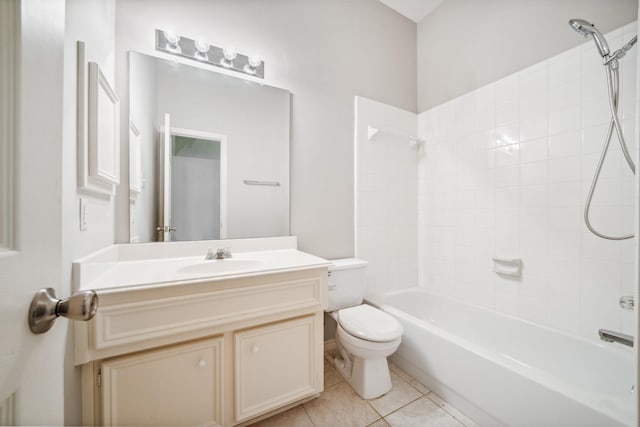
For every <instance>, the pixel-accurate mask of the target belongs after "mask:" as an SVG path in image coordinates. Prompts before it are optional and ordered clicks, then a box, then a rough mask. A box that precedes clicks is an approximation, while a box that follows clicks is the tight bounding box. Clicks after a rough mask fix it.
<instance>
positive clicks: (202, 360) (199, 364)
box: [198, 359, 207, 368]
mask: <svg viewBox="0 0 640 427" xmlns="http://www.w3.org/2000/svg"><path fill="white" fill-rule="evenodd" d="M205 366H207V361H206V360H204V359H200V360H198V368H204V367H205Z"/></svg>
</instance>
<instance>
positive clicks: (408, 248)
mask: <svg viewBox="0 0 640 427" xmlns="http://www.w3.org/2000/svg"><path fill="white" fill-rule="evenodd" d="M355 110H356V112H355V117H356V122H355V123H356V125H355V126H356V134H355V163H356V175H355V176H356V178H355V181H356V185H355V192H356V237H355V241H356V252H355V255H356V257H357V258H362V259H364V260H366V261H368V262H369V265H368V266H367V272H366V278H367V279H366V281H367V295H372V294H376V293H377V294H380V293H384V292H388V291H393V290H398V289H402V288H407V287H411V286H417V284H418V257H417V254H418V150H417V149H416V148H411V147H410V146H409V138H408V137H403V136H397V135H392V134H390V133H388V132H393V133H396V134H400V135H410V136H414V137H415V136H417V116H416V114H415V113H413V112H410V111H405V110H402V109H400V108H396V107H392V106H390V105H386V104H382V103H380V102H376V101H372V100H369V99H366V98H362V97H356V99H355ZM368 126H373V127H376V128H378V129H379V133H378V134H377V135H375V136H374V137H373V139H372V140H369V139H368V135H367V128H368Z"/></svg>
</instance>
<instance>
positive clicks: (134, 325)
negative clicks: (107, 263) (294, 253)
mask: <svg viewBox="0 0 640 427" xmlns="http://www.w3.org/2000/svg"><path fill="white" fill-rule="evenodd" d="M296 275H297V276H298V277H295V275H294V274H289V275H287V274H283V275H273V277H269V278H268V279H265V278H242V279H236V280H229V281H227V282H225V283H224V287H222V288H221V287H220V286H222V285H218V284H215V283H212V284H211V285H208V284H206V283H204V284H197V285H189V284H184V285H181V286H176V287H173V288H171V289H169V290H165V293H164V294H162V293H159V292H155V291H153V290H148V291H140V292H139V294H135V293H134V292H131V295H133V296H135V297H136V298H129V300H126V301H122V300H121V299H120V298H121V295H119V294H114V295H110V294H105V295H100V309H99V310H98V313H97V314H96V316H95V318H94V319H93V320H92V321H90V322H88V324H87V325H86V326H85V324H83V325H80V327H79V328H84V327H87V328H88V330H87V333H88V339H87V342H86V343H87V344H88V346H87V348H88V352H87V353H84V354H83V353H82V352H79V353H77V360H78V361H79V362H80V363H84V362H86V361H88V360H92V359H96V358H100V357H105V356H110V355H113V353H112V350H110V349H117V348H122V349H124V351H122V352H130V351H135V350H136V349H142V348H144V347H142V348H136V347H135V346H137V345H138V343H143V342H145V341H146V342H149V340H156V341H157V340H162V339H167V337H172V336H184V334H186V333H191V334H197V331H203V330H205V329H207V330H208V331H212V330H214V331H215V329H216V328H220V327H223V326H225V325H231V326H232V327H233V323H234V322H242V321H246V320H247V319H251V318H257V317H260V316H262V317H265V316H270V315H276V314H278V313H286V312H288V311H289V312H290V311H292V310H307V309H308V310H309V311H313V310H318V309H322V308H323V307H324V305H325V304H326V302H325V300H326V289H325V288H326V282H325V280H326V277H323V276H322V275H319V274H317V272H312V273H304V272H300V273H298V274H296ZM304 275H306V277H305V276H304ZM291 276H294V277H291ZM82 323H84V322H82ZM227 329H228V328H227ZM80 332H81V330H80ZM214 333H217V332H214ZM210 334H211V332H207V333H206V334H204V335H202V336H206V335H210ZM192 337H193V335H192ZM143 345H144V344H143ZM81 347H82V346H81ZM122 352H121V353H122Z"/></svg>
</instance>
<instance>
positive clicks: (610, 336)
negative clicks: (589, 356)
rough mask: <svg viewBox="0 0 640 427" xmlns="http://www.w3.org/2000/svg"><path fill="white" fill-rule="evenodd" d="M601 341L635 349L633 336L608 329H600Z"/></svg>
mask: <svg viewBox="0 0 640 427" xmlns="http://www.w3.org/2000/svg"><path fill="white" fill-rule="evenodd" d="M598 334H599V335H600V339H601V340H602V341H606V342H617V343H620V344H624V345H626V346H628V347H633V336H632V335H627V334H623V333H621V332H615V331H610V330H608V329H600V330H599V331H598Z"/></svg>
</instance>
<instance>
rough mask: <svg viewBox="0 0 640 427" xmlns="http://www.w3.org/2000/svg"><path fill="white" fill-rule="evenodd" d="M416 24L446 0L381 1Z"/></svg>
mask: <svg viewBox="0 0 640 427" xmlns="http://www.w3.org/2000/svg"><path fill="white" fill-rule="evenodd" d="M380 1H381V2H382V3H384V4H386V5H387V6H389V7H390V8H391V9H393V10H395V11H396V12H398V13H400V14H401V15H404V16H406V17H407V18H409V19H411V20H412V21H414V22H420V21H422V19H423V18H424V17H425V16H427V15H428V14H429V13H431V12H432V11H433V10H434V9H435V8H436V7H438V6H440V4H441V3H442V2H443V1H444V0H380Z"/></svg>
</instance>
